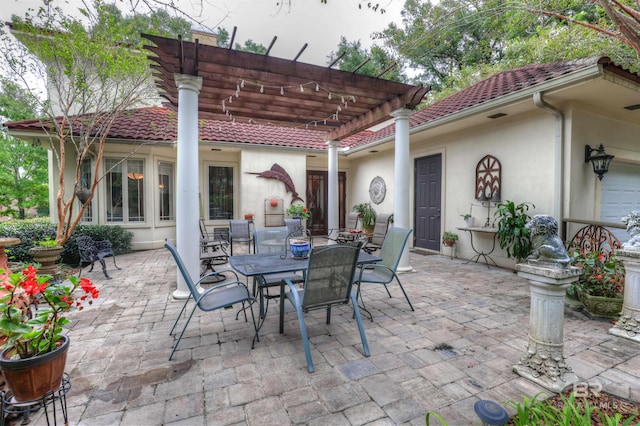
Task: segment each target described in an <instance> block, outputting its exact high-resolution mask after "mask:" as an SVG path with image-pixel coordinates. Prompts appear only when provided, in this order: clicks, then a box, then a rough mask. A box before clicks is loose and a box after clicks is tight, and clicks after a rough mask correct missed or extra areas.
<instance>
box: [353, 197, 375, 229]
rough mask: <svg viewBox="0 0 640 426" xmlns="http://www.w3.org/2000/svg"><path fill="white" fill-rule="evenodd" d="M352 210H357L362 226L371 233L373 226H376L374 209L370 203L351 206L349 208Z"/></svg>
mask: <svg viewBox="0 0 640 426" xmlns="http://www.w3.org/2000/svg"><path fill="white" fill-rule="evenodd" d="M351 210H353V211H354V212H358V215H359V216H360V219H361V220H362V228H363V229H364V231H365V232H366V233H367V234H372V233H373V228H375V226H376V217H377V214H376V211H375V210H374V208H373V207H372V206H371V203H360V204H356V205H355V206H353V208H352V209H351Z"/></svg>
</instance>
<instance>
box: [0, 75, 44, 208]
mask: <svg viewBox="0 0 640 426" xmlns="http://www.w3.org/2000/svg"><path fill="white" fill-rule="evenodd" d="M0 87H1V91H0V116H2V117H4V118H6V119H8V120H26V119H31V118H34V117H35V116H36V105H35V104H34V102H32V100H31V99H30V98H29V96H28V94H26V93H25V92H24V90H23V89H22V88H21V87H20V86H19V85H17V84H15V83H13V82H11V81H9V80H7V79H0ZM46 182H47V151H46V150H45V149H44V148H42V147H38V146H33V145H31V144H29V143H26V142H24V141H21V140H19V139H17V138H14V137H11V136H9V135H7V134H6V132H5V131H2V133H0V188H2V191H1V192H0V205H2V206H3V207H4V209H3V210H2V212H1V213H2V214H3V215H8V216H13V217H17V218H19V219H24V218H25V217H26V212H27V211H28V210H29V209H30V208H32V207H38V208H39V210H40V211H47V210H48V208H49V199H48V193H49V188H48V185H47V184H46Z"/></svg>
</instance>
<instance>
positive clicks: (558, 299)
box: [513, 263, 581, 393]
mask: <svg viewBox="0 0 640 426" xmlns="http://www.w3.org/2000/svg"><path fill="white" fill-rule="evenodd" d="M516 271H517V272H518V276H520V277H523V278H526V279H527V280H529V284H530V289H531V313H530V316H529V344H528V347H527V352H526V354H525V355H524V356H523V357H522V358H521V359H520V361H519V362H518V364H516V365H515V366H514V367H513V371H514V373H516V374H518V375H520V376H522V377H524V378H527V379H529V380H531V381H532V382H535V383H537V384H539V385H540V386H542V387H544V388H546V389H548V390H550V391H552V392H557V393H558V392H562V390H563V389H564V388H566V387H567V386H569V385H572V384H573V383H575V382H577V381H578V377H577V376H576V375H575V374H574V373H573V371H572V370H571V367H570V366H569V365H568V364H567V362H566V360H565V357H564V334H563V331H564V297H565V293H566V291H567V287H569V285H570V284H571V283H572V282H575V281H578V278H579V277H580V273H581V271H580V269H579V268H575V267H569V268H544V267H540V266H533V265H528V264H522V263H519V264H517V265H516Z"/></svg>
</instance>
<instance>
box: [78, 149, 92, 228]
mask: <svg viewBox="0 0 640 426" xmlns="http://www.w3.org/2000/svg"><path fill="white" fill-rule="evenodd" d="M92 171H93V170H92V169H91V160H90V159H88V158H85V159H83V160H82V164H81V165H80V189H88V190H91V184H92V183H93V178H92ZM82 221H83V222H93V201H91V202H89V205H88V206H87V208H85V209H84V214H83V215H82Z"/></svg>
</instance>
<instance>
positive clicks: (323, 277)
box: [280, 243, 369, 373]
mask: <svg viewBox="0 0 640 426" xmlns="http://www.w3.org/2000/svg"><path fill="white" fill-rule="evenodd" d="M361 246H362V244H361V243H355V244H353V245H351V244H342V245H331V246H322V247H316V248H314V249H312V250H311V254H310V256H309V267H308V269H307V273H306V277H305V281H304V286H303V288H302V289H297V288H296V287H295V284H294V283H293V282H291V281H290V280H289V279H285V280H284V283H283V284H282V285H283V286H284V285H285V284H286V286H287V287H288V291H287V292H286V293H285V297H281V298H280V332H283V329H284V303H285V302H284V300H285V298H286V299H287V300H289V301H290V302H291V304H292V305H293V306H294V308H295V310H296V314H297V315H298V323H299V325H300V334H301V337H302V344H303V346H304V353H305V356H306V359H307V369H308V370H309V372H310V373H313V371H314V368H313V360H312V359H311V348H310V346H309V337H308V335H307V326H306V323H305V314H306V313H307V312H309V311H310V310H314V309H326V310H327V324H329V323H330V322H331V307H332V306H333V305H348V304H349V302H351V304H352V306H353V309H354V317H355V318H356V321H357V324H358V330H359V331H360V338H361V340H362V348H363V352H364V355H365V356H369V345H368V344H367V337H366V336H365V334H364V327H363V326H362V319H361V318H360V312H359V311H358V304H357V299H356V295H355V294H354V293H353V291H352V286H353V278H354V276H355V272H356V263H357V261H358V253H359V251H360V248H361Z"/></svg>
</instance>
